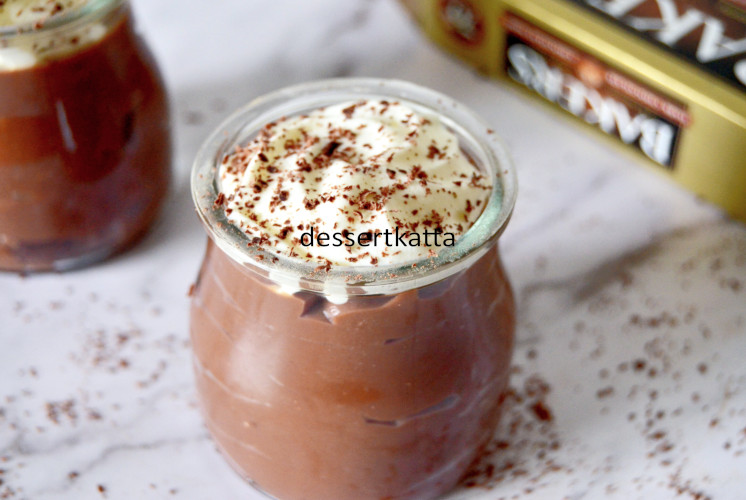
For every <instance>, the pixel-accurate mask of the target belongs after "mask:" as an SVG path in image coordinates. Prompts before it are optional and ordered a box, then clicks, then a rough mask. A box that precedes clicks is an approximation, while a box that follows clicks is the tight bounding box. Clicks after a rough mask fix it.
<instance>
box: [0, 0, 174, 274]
mask: <svg viewBox="0 0 746 500" xmlns="http://www.w3.org/2000/svg"><path fill="white" fill-rule="evenodd" d="M170 164H171V140H170V129H169V116H168V102H167V98H166V93H165V89H164V85H163V82H162V80H161V77H160V75H159V73H158V69H157V67H156V64H155V61H154V60H153V57H152V56H151V54H150V52H149V51H148V49H147V47H146V45H145V43H144V42H143V40H142V39H141V38H140V37H139V36H138V35H137V33H136V32H135V30H134V26H133V16H132V12H131V9H130V6H129V3H128V2H127V1H126V0H91V1H89V2H88V3H86V4H85V5H84V6H83V7H80V8H78V9H73V10H71V11H70V12H69V13H62V14H61V15H59V17H52V18H51V19H50V20H48V21H47V22H45V23H43V24H42V23H39V24H38V25H35V26H5V27H0V269H4V270H11V271H43V270H58V271H59V270H67V269H70V268H75V267H80V266H84V265H87V264H90V263H92V262H94V261H98V260H101V259H103V258H105V257H107V256H109V255H111V254H112V253H114V252H116V251H118V250H120V249H123V248H124V247H126V246H128V245H130V244H131V243H133V242H134V241H135V240H137V239H138V237H140V236H142V235H143V234H144V233H145V232H146V230H147V229H148V227H149V226H150V225H151V223H152V222H153V220H154V218H155V216H156V214H157V212H158V209H159V207H160V206H161V203H162V201H163V198H164V195H165V193H166V190H167V187H168V182H169V177H170Z"/></svg>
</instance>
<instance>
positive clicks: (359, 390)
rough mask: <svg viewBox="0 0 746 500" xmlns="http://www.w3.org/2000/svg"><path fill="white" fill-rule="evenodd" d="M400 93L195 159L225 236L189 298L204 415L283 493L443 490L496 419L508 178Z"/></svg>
mask: <svg viewBox="0 0 746 500" xmlns="http://www.w3.org/2000/svg"><path fill="white" fill-rule="evenodd" d="M355 82H356V83H355ZM377 82H379V81H377V80H355V81H353V82H351V83H350V84H349V87H350V88H352V87H354V88H355V89H358V93H360V94H362V95H365V93H366V92H364V91H363V90H365V91H367V92H370V93H373V91H374V90H378V91H379V92H385V88H384V89H383V90H381V89H379V86H380V85H381V84H380V83H377ZM387 84H388V85H389V86H391V89H390V90H389V92H390V93H391V95H384V96H382V97H381V96H369V97H365V98H359V99H355V100H344V99H341V98H338V99H337V100H336V102H334V99H333V97H329V96H327V100H329V101H330V102H329V103H324V104H326V105H323V106H322V105H318V107H317V108H316V109H299V110H298V112H297V114H288V116H287V117H283V116H281V115H280V116H270V117H269V120H272V121H270V122H269V123H261V124H259V125H258V126H256V128H255V129H254V132H253V134H251V135H250V137H249V138H248V139H242V138H240V137H239V138H237V139H236V140H237V141H238V142H237V143H235V145H232V144H231V143H230V141H228V142H226V141H225V137H226V132H227V136H228V137H230V135H231V134H232V133H234V132H235V130H233V127H236V128H237V129H239V130H240V129H241V128H243V126H244V125H245V124H242V123H241V116H239V117H238V118H234V121H233V122H232V123H231V124H228V125H227V126H226V127H224V128H223V129H222V130H219V131H218V132H217V133H216V136H214V137H213V140H212V141H210V142H208V144H207V146H205V148H203V152H202V153H201V156H200V157H199V158H198V160H197V163H196V164H195V173H194V176H193V193H194V196H195V201H196V202H197V205H198V208H199V209H200V213H201V215H202V216H203V220H204V221H205V222H206V223H207V224H208V231H209V232H210V234H211V236H212V239H210V241H209V243H208V248H207V253H206V256H205V260H204V263H203V265H202V269H201V270H200V273H199V277H198V280H197V283H196V285H195V287H194V289H193V290H192V309H191V336H192V342H193V347H194V355H195V356H194V363H195V371H196V379H197V386H198V390H199V394H200V399H201V403H202V409H203V413H204V416H205V421H206V423H207V426H208V428H209V429H210V431H211V433H212V435H213V437H214V438H215V440H216V442H217V443H218V445H219V447H220V449H221V450H222V452H223V453H224V454H225V455H226V457H227V459H228V460H229V462H230V463H231V464H232V466H233V467H234V468H235V469H236V470H237V471H238V472H239V473H240V474H242V475H243V476H244V477H245V478H246V479H247V480H249V481H251V482H252V483H253V484H254V485H255V486H256V487H257V488H259V489H260V490H262V491H264V492H266V493H268V494H269V495H271V496H273V497H276V498H280V499H304V500H305V499H341V500H344V499H352V498H354V499H361V500H365V499H385V498H390V499H428V498H434V497H436V496H438V495H440V494H442V493H444V492H446V491H448V490H450V489H451V488H453V486H454V485H455V484H456V483H457V481H458V479H459V478H460V477H461V475H463V474H464V472H465V470H466V468H467V467H468V465H469V464H470V463H471V462H472V460H473V459H474V458H475V456H476V455H477V453H478V452H479V450H480V448H482V447H483V446H485V445H486V444H487V442H488V441H489V440H490V439H491V437H492V434H493V432H494V429H495V426H496V423H497V420H498V418H499V414H500V405H501V402H502V394H503V391H504V389H505V387H506V383H507V379H508V372H509V363H510V358H511V352H512V344H513V331H514V322H515V317H514V316H515V315H514V304H513V298H512V292H511V288H510V285H509V282H508V280H507V278H506V276H505V273H504V271H503V269H502V266H501V263H500V258H499V254H498V250H497V245H496V238H497V235H498V234H499V232H500V231H501V230H502V228H503V227H504V224H505V222H506V221H507V218H508V216H509V212H510V210H511V209H512V203H513V198H512V196H513V194H512V189H513V188H512V184H511V182H512V180H511V179H512V178H511V177H510V175H509V174H511V175H512V171H511V170H509V167H508V166H506V165H503V164H501V163H500V162H498V161H496V160H495V158H494V157H491V156H490V155H489V154H474V151H471V150H467V148H466V145H465V144H464V143H463V141H462V138H461V137H460V136H459V135H460V134H465V133H466V132H465V131H460V133H459V134H457V133H456V132H455V131H454V130H452V129H451V127H450V126H448V125H446V123H449V121H450V118H448V117H447V118H448V120H441V116H440V115H439V112H445V111H442V110H441V109H440V108H438V107H437V103H438V102H439V101H438V100H436V99H435V97H432V93H430V92H429V91H426V90H425V89H421V88H419V87H414V86H411V85H409V84H404V83H397V82H393V83H387ZM314 85H315V86H316V87H314ZM328 85H332V86H333V85H337V86H340V87H341V90H340V93H341V94H344V95H346V94H347V93H349V92H342V90H344V89H347V88H348V87H347V86H346V85H345V83H344V82H336V83H330V84H328ZM311 87H312V89H311V90H313V88H318V89H323V88H325V87H324V84H323V82H322V83H319V84H312V85H311ZM361 88H362V89H363V90H359V89H361ZM403 91H406V93H405V95H406V96H412V97H409V99H412V102H408V100H406V99H403V98H401V95H400V94H401V93H404V92H403ZM418 91H419V92H421V93H422V94H423V97H422V99H423V100H424V102H419V101H417V100H416V99H415V97H419V95H418V94H417V92H418ZM437 96H438V99H440V101H443V100H445V99H447V98H445V97H444V96H439V95H437ZM428 99H429V100H428ZM288 100H290V102H291V103H292V97H290V98H288ZM447 102H449V103H450V100H448V101H447ZM423 104H428V105H429V106H432V107H433V108H434V109H426V107H425V106H424V105H423ZM443 107H446V105H445V104H443ZM251 110H252V108H251V107H250V108H247V110H246V111H245V112H246V113H247V114H249V113H250V112H251ZM287 112H288V111H287V106H280V110H278V111H277V113H283V114H284V113H287ZM462 113H466V112H465V111H462ZM458 116H460V115H458ZM468 116H471V115H468ZM482 132H483V133H484V131H482ZM243 133H245V132H243ZM215 145H217V147H215ZM472 145H473V144H472ZM211 148H212V149H211ZM203 160H209V161H210V162H212V165H205V164H203ZM482 161H484V164H483V163H481V162H482ZM506 186H507V187H506ZM215 217H216V218H215ZM320 234H327V235H329V238H328V239H323V238H320V237H319V235H320ZM361 235H363V237H362V239H360V236H361ZM387 235H389V239H388V240H387V238H386V236H387ZM393 235H396V239H394V236H393ZM428 237H429V238H430V240H429V241H430V243H429V244H423V243H424V241H425V240H426V238H428ZM436 241H439V242H440V243H439V244H438V243H436ZM242 249H243V250H242ZM449 252H451V253H450V254H449ZM447 255H450V257H448V256H447ZM371 276H373V278H371Z"/></svg>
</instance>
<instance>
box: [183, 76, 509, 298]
mask: <svg viewBox="0 0 746 500" xmlns="http://www.w3.org/2000/svg"><path fill="white" fill-rule="evenodd" d="M361 98H362V99H364V98H368V99H371V98H381V99H398V100H399V101H401V102H403V103H404V104H406V105H409V106H412V107H413V108H414V109H416V110H423V111H425V112H426V113H429V114H434V115H436V116H438V117H439V118H440V119H441V120H442V121H443V123H444V124H445V125H446V126H447V127H448V128H450V129H451V130H452V131H453V132H455V133H456V135H457V136H458V137H459V140H460V141H467V142H468V146H469V147H470V148H472V149H477V151H471V150H470V151H469V154H470V155H472V156H475V159H476V160H477V164H478V165H480V166H482V167H483V168H485V169H487V170H488V172H489V174H490V176H491V177H492V186H493V187H492V190H491V193H490V198H489V200H488V202H487V206H486V207H485V209H484V211H483V212H482V214H481V215H480V216H479V218H478V219H477V220H476V222H475V223H474V224H473V225H472V227H471V228H469V229H468V230H467V231H466V232H465V233H464V234H463V235H461V236H460V237H459V238H458V239H457V240H456V242H455V245H454V246H450V247H441V248H440V249H439V252H438V253H437V255H435V256H433V257H424V258H421V259H418V260H414V261H407V262H404V263H394V264H383V265H375V266H371V265H332V267H331V269H321V268H320V267H319V266H318V264H317V263H314V262H310V261H305V260H303V259H299V258H294V257H289V256H284V255H278V254H276V253H274V252H270V251H267V250H264V249H262V248H261V247H258V246H254V245H249V243H250V238H249V237H248V236H247V235H246V234H245V233H244V232H243V231H241V230H239V229H238V228H237V227H235V226H234V225H233V224H232V223H230V222H229V221H228V219H227V217H226V215H225V212H224V210H223V208H222V207H221V206H217V205H216V204H215V200H216V199H217V197H218V195H219V189H218V182H217V179H218V175H217V173H218V169H219V167H220V164H221V162H222V160H223V158H224V156H225V154H227V153H229V152H230V151H232V150H233V149H234V148H235V146H237V145H241V144H245V143H246V142H247V141H248V140H250V139H251V138H252V137H253V135H255V134H256V133H258V131H259V130H260V129H261V128H262V127H263V126H264V125H265V124H267V123H269V122H272V121H275V120H277V119H278V118H280V117H282V116H292V115H297V114H301V113H303V112H306V111H310V110H313V109H318V108H320V107H323V106H328V105H331V104H336V103H340V102H344V101H348V100H359V99H361ZM462 147H463V146H462ZM191 190H192V198H193V201H194V204H195V206H196V208H197V213H198V214H199V216H200V219H201V220H202V223H203V225H204V226H205V228H206V230H207V233H208V236H209V237H210V238H211V239H212V240H213V242H214V243H215V244H216V245H217V246H218V247H219V248H220V249H221V250H222V251H223V252H224V253H226V254H227V255H228V256H229V257H230V258H231V259H232V260H234V261H235V262H237V263H239V264H241V265H243V266H244V267H245V268H247V269H249V270H251V271H253V272H255V273H258V274H259V275H261V276H264V277H265V278H268V279H270V280H271V281H273V282H275V283H277V284H278V285H280V286H281V287H283V288H285V289H286V290H288V291H289V292H291V293H292V292H295V291H301V290H303V291H311V292H316V293H322V294H324V295H326V296H327V297H328V298H330V300H331V299H333V298H336V299H339V300H341V301H344V300H346V298H347V297H348V296H350V295H382V294H391V293H399V292H402V291H405V290H409V289H414V288H420V287H422V286H425V285H428V284H430V283H435V282H437V281H440V280H442V279H445V278H447V277H449V276H451V275H453V274H455V273H457V272H459V271H460V270H462V269H466V268H467V267H469V266H470V265H471V264H472V263H474V262H475V261H476V260H477V259H478V258H480V257H481V256H482V255H484V254H485V253H486V252H487V250H488V249H489V248H490V247H491V244H493V243H495V242H496V241H497V238H498V237H499V235H500V234H502V232H503V231H504V229H505V226H506V225H507V223H508V221H509V219H510V216H511V214H512V211H513V207H514V206H515V200H516V194H517V178H516V174H515V169H514V167H513V163H512V160H511V158H510V156H509V154H508V152H507V149H506V147H505V146H504V144H503V142H502V140H501V139H500V138H499V137H498V136H497V134H495V133H494V132H493V131H492V130H491V129H490V128H489V126H488V125H487V124H486V123H485V122H484V121H483V120H482V119H481V118H480V117H478V116H477V115H476V114H475V113H473V112H472V111H471V110H469V109H468V108H467V107H466V106H464V105H463V104H461V103H459V102H457V101H455V100H454V99H452V98H450V97H448V96H446V95H444V94H441V93H439V92H436V91H434V90H431V89H428V88H426V87H422V86H420V85H416V84H413V83H410V82H406V81H401V80H389V79H378V78H339V79H329V80H318V81H313V82H308V83H303V84H300V85H294V86H290V87H286V88H283V89H280V90H277V91H274V92H272V93H269V94H266V95H264V96H261V97H259V98H257V99H254V100H253V101H251V102H249V103H248V104H247V105H245V106H243V107H242V108H240V109H238V110H237V111H236V112H235V113H234V114H233V115H231V116H230V117H229V118H227V119H226V120H225V121H224V122H223V123H222V124H221V125H220V126H218V127H217V128H216V129H215V130H214V131H213V133H212V134H211V135H210V136H209V137H208V138H207V140H206V141H205V142H204V143H203V145H202V146H201V148H200V150H199V152H198V153H197V156H196V158H195V161H194V164H193V167H192V176H191Z"/></svg>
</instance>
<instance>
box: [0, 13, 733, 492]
mask: <svg viewBox="0 0 746 500" xmlns="http://www.w3.org/2000/svg"><path fill="white" fill-rule="evenodd" d="M134 5H135V8H136V12H137V15H138V19H139V25H140V27H141V29H142V31H143V33H144V34H145V36H146V37H147V39H148V40H149V41H150V42H151V45H152V47H153V49H154V51H155V53H156V55H157V57H158V59H159V60H160V63H161V66H162V68H163V70H164V73H165V76H166V79H167V81H168V84H169V86H170V89H171V92H172V96H173V102H174V123H175V127H176V144H177V155H176V165H175V172H176V179H175V182H174V186H173V193H172V196H171V198H170V200H169V201H168V204H167V208H166V211H165V214H164V216H163V217H162V218H161V220H160V221H159V223H158V224H157V226H156V228H155V229H154V231H152V233H151V234H150V235H149V236H148V237H147V239H146V240H145V241H144V242H143V243H142V244H141V245H140V246H138V247H137V248H136V249H134V250H132V251H130V252H128V253H126V254H124V255H121V256H119V257H117V258H115V259H113V260H111V261H109V262H106V263H104V264H101V265H98V266H96V267H94V268H91V269H87V270H84V271H79V272H73V273H69V274H65V275H56V274H50V275H36V276H29V277H25V278H24V277H19V276H16V275H7V274H6V275H2V276H0V498H13V499H21V498H29V499H57V498H64V499H98V498H109V499H128V500H129V499H135V498H136V499H159V498H172V497H173V498H185V499H239V498H241V499H243V498H247V499H250V498H255V495H254V494H253V493H252V490H251V489H250V488H249V487H248V486H247V485H246V484H244V483H243V482H242V481H241V480H240V479H239V478H238V477H237V476H236V475H234V473H233V472H232V471H231V470H230V469H229V468H228V466H227V465H226V464H225V463H224V462H223V460H222V459H221V458H220V456H219V455H218V454H217V452H216V451H215V449H214V446H213V444H212V442H211V441H210V439H209V437H208V436H207V433H206V431H205V429H204V427H203V426H202V423H201V420H200V417H199V414H198V412H197V409H196V403H195V391H194V387H193V380H192V374H191V366H190V352H189V343H188V324H187V306H188V301H187V297H186V293H187V290H188V288H189V285H190V283H191V281H192V279H193V278H194V276H195V273H196V271H197V267H198V265H199V262H200V259H201V257H202V251H203V245H204V241H205V236H204V232H203V231H202V228H201V227H200V225H199V223H198V221H197V219H196V216H195V215H194V214H193V210H192V205H191V201H190V198H189V194H188V184H187V173H188V170H189V168H190V163H191V159H192V157H193V155H194V153H195V151H196V149H197V147H198V145H199V144H200V142H201V141H202V139H203V138H204V137H205V135H206V134H207V133H208V131H210V130H211V129H212V128H214V127H215V126H216V125H217V123H218V122H219V121H220V120H221V119H222V118H223V117H224V116H225V115H226V114H227V113H228V112H229V111H230V110H231V109H232V108H235V107H236V106H238V105H239V104H242V103H244V102H246V101H247V100H249V99H250V98H252V97H255V96H257V95H259V94H261V93H264V92H266V91H269V90H271V89H274V88H277V87H280V86H284V85H287V84H290V83H296V82H301V81H305V80H310V79H316V78H323V77H331V76H342V75H365V76H381V77H396V78H402V79H407V80H412V81H414V82H418V83H421V84H425V85H428V86H431V87H433V88H435V89H437V90H440V91H443V92H446V93H448V94H450V95H452V96H453V97H455V98H457V99H459V100H461V101H463V102H465V103H467V104H468V105H470V106H472V107H474V108H476V109H477V110H479V112H480V113H481V114H482V115H483V116H484V117H485V118H486V119H487V120H488V121H489V122H490V123H491V124H492V125H493V126H494V128H495V129H496V130H497V131H498V132H499V133H500V134H502V136H503V137H504V138H505V139H506V141H507V143H508V144H509V146H510V147H511V148H512V151H513V153H514V157H515V161H516V164H517V167H518V171H519V178H520V183H521V189H520V197H519V202H518V205H517V208H516V212H515V215H514V218H513V221H512V222H511V225H510V227H509V229H508V231H507V232H506V233H505V235H504V237H503V249H504V254H505V261H506V265H507V268H508V269H509V272H510V276H511V278H512V280H513V284H514V286H515V289H516V293H517V297H518V305H519V325H518V345H517V350H516V354H515V365H516V368H515V376H514V378H513V380H512V385H513V387H514V389H515V396H514V397H511V398H510V402H511V405H510V408H509V409H508V411H507V412H506V417H505V419H504V421H503V425H502V426H501V429H500V430H499V432H498V436H497V440H498V441H502V442H504V443H503V444H501V445H500V447H501V448H504V449H503V450H501V451H500V452H499V453H497V454H495V455H494V457H493V459H494V463H495V469H494V474H493V480H492V481H491V483H493V484H491V485H489V486H488V487H485V486H484V485H485V484H486V483H487V482H485V481H484V480H483V479H484V477H482V478H480V479H481V480H480V481H479V482H480V485H481V486H479V487H476V488H469V489H462V490H459V491H456V492H454V493H453V494H452V495H451V496H450V498H452V499H475V500H476V499H490V500H492V499H498V498H517V496H518V495H520V496H521V498H527V499H559V498H570V499H581V498H583V499H596V498H601V497H608V498H620V499H633V498H643V499H659V498H660V499H666V498H711V499H740V498H744V495H745V493H744V491H746V362H745V360H746V229H745V228H744V226H743V225H741V224H739V223H736V222H733V221H730V220H728V219H727V218H726V217H724V216H723V215H722V214H721V213H720V212H719V211H718V210H717V209H715V208H713V207H711V206H709V205H707V204H705V203H702V202H700V201H698V200H697V199H695V197H694V196H692V195H691V194H689V193H687V192H685V191H683V190H682V189H679V188H678V187H676V186H674V185H672V184H671V183H669V182H668V181H666V180H664V179H662V178H660V177H658V176H657V175H656V174H655V173H653V172H651V171H650V170H647V169H645V168H643V167H641V166H640V165H638V164H636V163H635V162H634V161H632V160H630V159H629V158H628V157H626V156H623V155H621V154H619V153H617V152H616V151H614V150H611V149H609V148H607V147H605V146H603V145H599V144H598V143H596V142H595V141H593V140H592V138H590V137H589V136H587V135H585V134H584V133H583V132H581V131H580V130H579V129H576V128H574V127H572V126H569V125H568V124H567V123H566V122H562V121H558V119H557V117H556V116H554V115H551V114H548V113H546V112H545V111H544V110H543V109H542V108H538V107H536V106H535V105H534V103H533V102H530V101H526V100H525V99H524V98H522V97H519V96H518V95H517V94H515V93H514V92H512V91H510V90H507V89H504V88H502V87H500V86H499V85H497V84H495V83H493V82H489V81H486V80H484V79H483V78H480V77H478V76H476V75H475V74H473V73H472V72H471V71H470V70H468V69H466V68H464V67H462V66H461V65H460V64H458V63H457V62H455V61H453V60H452V59H450V58H449V57H447V56H445V55H443V54H441V53H440V52H439V51H438V50H436V49H435V48H433V47H432V46H431V45H430V44H429V43H427V42H426V41H425V40H424V39H423V38H422V37H421V36H420V34H419V33H418V31H417V30H416V29H415V28H414V27H413V26H412V25H410V23H409V21H408V20H407V19H406V18H405V17H404V15H403V14H402V12H401V11H400V10H399V8H398V6H397V5H396V4H395V3H394V2H393V0H358V1H356V2H349V1H343V0H320V1H314V2H298V1H292V0H278V1H274V2H260V1H256V0H252V1H249V0H230V1H229V0H223V1H221V2H208V1H207V0H190V1H186V0H183V1H181V2H178V7H177V6H176V5H177V2H173V1H167V0H135V1H134ZM537 379H541V380H544V381H546V382H547V383H548V384H549V386H550V387H549V392H548V394H546V395H543V394H538V395H537V394H536V392H537V391H536V385H537V384H535V383H534V384H531V383H529V384H526V381H527V380H533V381H536V380H537ZM539 391H540V392H541V391H542V389H541V387H539ZM537 398H538V399H541V400H542V401H543V402H544V404H545V405H546V407H547V408H549V410H550V411H551V414H552V416H553V419H552V420H551V422H543V421H540V420H539V419H537V418H536V412H535V411H533V409H532V407H533V405H534V403H535V402H536V400H537ZM484 466H485V465H484V464H482V467H484ZM698 495H700V496H698ZM353 500H354V499H353Z"/></svg>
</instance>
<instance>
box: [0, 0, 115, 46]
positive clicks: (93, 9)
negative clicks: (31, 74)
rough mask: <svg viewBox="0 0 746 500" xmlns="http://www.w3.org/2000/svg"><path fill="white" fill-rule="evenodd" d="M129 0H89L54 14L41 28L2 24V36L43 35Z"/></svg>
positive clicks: (97, 14) (76, 23) (84, 21)
mask: <svg viewBox="0 0 746 500" xmlns="http://www.w3.org/2000/svg"><path fill="white" fill-rule="evenodd" d="M127 1H128V0H89V1H88V2H87V3H86V4H85V5H83V6H81V7H80V8H78V9H73V10H70V11H69V12H65V13H62V14H61V15H59V16H53V17H52V18H51V19H49V20H48V21H46V22H44V24H43V25H42V26H41V27H40V28H36V27H34V25H33V24H30V23H27V24H18V25H12V26H0V38H13V37H22V36H35V35H36V36H41V35H46V34H48V33H51V32H53V31H58V30H60V29H67V28H69V27H72V26H77V25H80V24H85V23H87V22H90V20H91V19H92V18H96V17H98V16H100V15H104V14H106V13H107V12H109V11H110V10H113V9H115V8H116V7H118V6H120V5H122V4H124V3H126V2H127Z"/></svg>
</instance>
